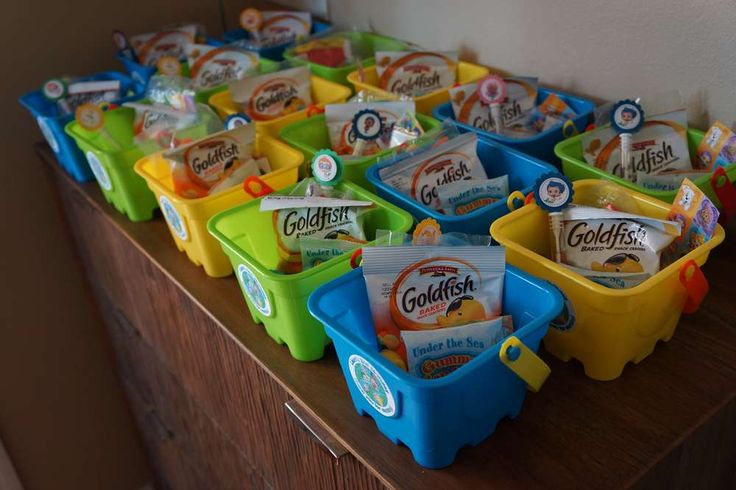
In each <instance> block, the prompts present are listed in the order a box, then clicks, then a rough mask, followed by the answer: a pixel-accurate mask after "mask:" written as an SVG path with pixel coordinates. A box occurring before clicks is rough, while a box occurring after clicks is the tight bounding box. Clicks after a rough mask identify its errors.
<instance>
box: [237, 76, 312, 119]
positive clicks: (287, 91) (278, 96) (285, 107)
mask: <svg viewBox="0 0 736 490" xmlns="http://www.w3.org/2000/svg"><path fill="white" fill-rule="evenodd" d="M230 95H231V97H232V99H233V102H235V104H237V105H238V106H239V107H241V108H242V110H243V112H245V113H246V114H247V115H248V116H249V117H250V118H251V119H253V120H254V121H270V120H273V119H276V118H279V117H282V116H285V115H287V114H293V113H294V112H297V111H300V110H302V109H306V108H307V106H309V105H310V104H311V103H312V95H311V85H310V81H309V68H308V67H306V66H298V67H296V68H289V69H286V70H281V71H277V72H273V73H266V74H263V75H257V76H253V77H246V78H244V79H242V80H236V81H233V82H231V83H230Z"/></svg>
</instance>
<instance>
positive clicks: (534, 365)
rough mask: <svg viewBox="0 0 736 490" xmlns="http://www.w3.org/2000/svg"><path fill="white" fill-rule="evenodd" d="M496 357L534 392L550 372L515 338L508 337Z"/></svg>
mask: <svg viewBox="0 0 736 490" xmlns="http://www.w3.org/2000/svg"><path fill="white" fill-rule="evenodd" d="M498 357H499V358H500V359H501V362H502V363H504V364H505V365H506V367H507V368H509V369H510V370H512V371H513V372H514V374H516V375H517V376H518V377H519V378H521V379H522V380H523V381H524V382H525V383H526V387H527V388H528V389H530V390H531V391H534V392H537V391H539V389H540V388H541V387H542V385H543V384H544V382H545V381H546V380H547V377H548V376H549V373H550V372H551V370H550V368H549V366H547V364H546V363H545V362H544V361H543V360H541V359H540V358H539V356H537V355H536V354H535V353H534V351H532V350H531V349H529V348H528V347H527V346H526V345H524V343H523V342H522V341H521V340H519V339H518V338H517V337H513V336H512V337H509V338H507V339H506V340H505V341H504V343H503V344H501V350H500V351H499V353H498Z"/></svg>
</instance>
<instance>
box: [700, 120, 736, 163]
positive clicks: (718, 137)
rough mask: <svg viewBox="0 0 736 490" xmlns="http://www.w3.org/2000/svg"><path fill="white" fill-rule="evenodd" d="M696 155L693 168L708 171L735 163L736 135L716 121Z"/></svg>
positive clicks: (701, 142) (704, 137)
mask: <svg viewBox="0 0 736 490" xmlns="http://www.w3.org/2000/svg"><path fill="white" fill-rule="evenodd" d="M696 155H697V156H696V161H695V162H693V163H694V166H695V167H696V168H701V169H704V170H708V171H713V170H715V169H716V168H718V167H725V166H726V165H731V164H732V163H736V134H734V132H733V131H731V129H729V128H728V127H727V126H726V125H725V124H723V123H722V122H720V121H716V122H715V123H713V125H712V126H711V127H710V129H708V132H707V133H705V136H703V139H702V140H701V141H700V144H699V145H698V149H697V151H696Z"/></svg>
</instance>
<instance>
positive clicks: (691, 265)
mask: <svg viewBox="0 0 736 490" xmlns="http://www.w3.org/2000/svg"><path fill="white" fill-rule="evenodd" d="M680 282H681V283H682V285H683V286H685V290H686V291H687V299H686V300H685V306H684V307H683V308H682V312H683V313H695V312H696V311H698V308H699V307H700V303H702V302H703V299H704V298H705V296H706V295H707V294H708V290H709V289H710V286H709V285H708V280H707V279H706V278H705V274H703V271H701V270H700V267H699V266H698V264H696V263H695V261H694V260H692V259H690V260H688V261H687V262H685V263H684V264H683V265H682V267H680Z"/></svg>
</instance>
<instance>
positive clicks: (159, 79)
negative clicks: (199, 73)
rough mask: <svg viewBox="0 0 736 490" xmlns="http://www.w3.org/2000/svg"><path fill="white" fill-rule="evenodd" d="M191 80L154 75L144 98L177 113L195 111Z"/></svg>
mask: <svg viewBox="0 0 736 490" xmlns="http://www.w3.org/2000/svg"><path fill="white" fill-rule="evenodd" d="M194 95H195V94H194V88H193V86H192V80H191V79H190V78H185V77H182V76H179V75H173V76H172V75H154V76H152V77H151V79H150V80H149V81H148V87H147V88H146V98H147V99H149V100H150V101H151V102H155V103H158V104H165V105H168V106H170V107H171V108H173V109H175V110H177V111H188V112H194V111H196V105H195V104H196V103H195V101H194Z"/></svg>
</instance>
